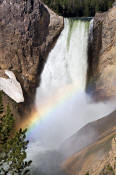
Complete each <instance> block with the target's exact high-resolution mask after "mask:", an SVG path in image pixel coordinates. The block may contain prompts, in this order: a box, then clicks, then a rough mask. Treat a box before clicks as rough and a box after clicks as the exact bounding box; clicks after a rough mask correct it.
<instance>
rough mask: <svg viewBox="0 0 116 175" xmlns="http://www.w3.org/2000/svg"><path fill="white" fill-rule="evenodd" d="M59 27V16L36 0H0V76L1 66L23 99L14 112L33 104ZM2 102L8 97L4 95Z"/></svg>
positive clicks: (8, 100)
mask: <svg viewBox="0 0 116 175" xmlns="http://www.w3.org/2000/svg"><path fill="white" fill-rule="evenodd" d="M62 28H63V18H62V17H59V16H58V15H56V14H55V13H54V12H52V11H51V10H50V9H48V8H47V7H46V6H45V5H44V4H43V3H41V2H40V1H39V0H26V1H17V0H0V77H2V73H1V72H2V71H4V70H5V69H7V70H10V71H12V72H14V74H15V76H16V78H17V80H18V81H19V82H20V84H21V86H22V89H23V94H24V100H25V101H24V103H22V104H19V105H18V106H17V109H16V112H17V111H18V112H19V113H20V114H23V112H24V110H25V109H27V107H28V110H29V108H30V107H31V104H33V101H34V96H35V92H36V88H37V86H38V84H39V78H40V73H41V71H42V68H43V66H44V63H45V60H46V57H47V54H48V53H49V51H50V50H51V48H52V47H53V45H54V43H55V41H56V39H57V37H58V35H59V34H60V32H61V30H62ZM4 100H5V104H6V102H7V103H8V102H10V104H11V103H12V101H11V100H10V99H9V98H8V97H7V96H5V97H4Z"/></svg>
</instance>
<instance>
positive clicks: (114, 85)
mask: <svg viewBox="0 0 116 175" xmlns="http://www.w3.org/2000/svg"><path fill="white" fill-rule="evenodd" d="M88 79H89V81H88V89H87V90H88V91H89V92H90V91H92V95H93V96H94V97H95V98H96V99H97V100H101V99H109V98H111V97H114V96H116V6H115V4H114V6H113V8H111V9H110V10H109V11H108V12H105V13H97V14H96V16H95V18H94V28H93V41H92V44H90V47H89V71H88Z"/></svg>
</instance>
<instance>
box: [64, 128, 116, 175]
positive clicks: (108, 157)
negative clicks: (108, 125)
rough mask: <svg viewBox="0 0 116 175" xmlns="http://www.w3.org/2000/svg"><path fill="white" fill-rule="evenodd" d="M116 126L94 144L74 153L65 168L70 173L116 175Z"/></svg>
mask: <svg viewBox="0 0 116 175" xmlns="http://www.w3.org/2000/svg"><path fill="white" fill-rule="evenodd" d="M115 135H116V127H114V128H113V129H111V130H110V134H109V133H108V134H107V133H106V134H105V136H102V138H101V139H99V140H98V141H97V142H95V143H94V144H92V145H90V146H88V147H87V148H85V149H84V150H82V151H81V152H79V153H77V154H75V155H73V156H72V157H71V158H70V159H69V160H67V161H66V163H65V164H64V165H63V168H64V169H65V171H66V172H67V174H68V175H115V173H116V166H115V165H116V159H115V157H116V138H115Z"/></svg>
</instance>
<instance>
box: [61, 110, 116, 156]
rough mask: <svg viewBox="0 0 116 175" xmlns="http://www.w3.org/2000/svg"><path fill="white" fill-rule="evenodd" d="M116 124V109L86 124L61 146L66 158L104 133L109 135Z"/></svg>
mask: <svg viewBox="0 0 116 175" xmlns="http://www.w3.org/2000/svg"><path fill="white" fill-rule="evenodd" d="M115 126H116V111H115V112H112V113H111V114H110V115H108V116H105V117H103V118H102V119H99V120H97V121H94V122H91V123H89V124H87V125H85V126H84V127H83V128H81V129H80V130H79V131H78V132H76V133H75V134H73V135H72V136H71V137H69V138H68V139H67V140H65V141H64V142H63V144H62V145H61V147H60V152H61V153H62V154H64V158H65V159H67V158H70V157H71V156H72V155H75V154H76V153H77V152H79V151H81V150H83V149H84V148H86V147H87V146H88V145H90V144H92V143H94V142H96V141H97V140H98V139H100V138H101V137H102V136H103V135H104V133H105V135H106V134H107V135H108V133H109V134H110V131H111V129H112V128H114V127H115Z"/></svg>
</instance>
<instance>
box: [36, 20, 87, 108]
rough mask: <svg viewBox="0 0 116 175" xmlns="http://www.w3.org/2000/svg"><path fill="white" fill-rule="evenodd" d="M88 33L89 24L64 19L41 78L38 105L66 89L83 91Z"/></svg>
mask: <svg viewBox="0 0 116 175" xmlns="http://www.w3.org/2000/svg"><path fill="white" fill-rule="evenodd" d="M88 32H89V22H88V21H80V20H74V19H65V25H64V30H63V32H62V34H61V35H60V37H59V39H58V41H57V43H56V45H55V47H54V49H53V50H52V51H51V53H50V54H49V56H48V60H47V63H46V65H45V67H44V70H43V73H42V76H41V84H40V87H39V88H38V90H37V96H36V97H37V101H36V104H37V105H38V102H40V101H41V100H43V99H44V97H45V100H46V99H47V98H48V95H49V96H51V95H52V96H53V94H54V93H55V94H56V93H59V91H61V90H63V88H64V87H66V86H68V85H71V86H75V87H76V88H77V89H79V90H82V91H83V90H84V89H85V85H86V73H87V44H88V42H87V41H88ZM60 95H63V94H60Z"/></svg>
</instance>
